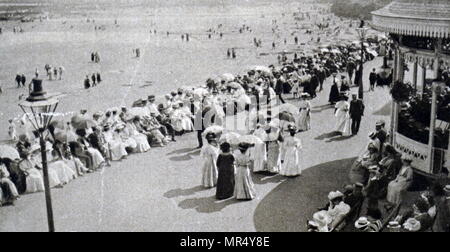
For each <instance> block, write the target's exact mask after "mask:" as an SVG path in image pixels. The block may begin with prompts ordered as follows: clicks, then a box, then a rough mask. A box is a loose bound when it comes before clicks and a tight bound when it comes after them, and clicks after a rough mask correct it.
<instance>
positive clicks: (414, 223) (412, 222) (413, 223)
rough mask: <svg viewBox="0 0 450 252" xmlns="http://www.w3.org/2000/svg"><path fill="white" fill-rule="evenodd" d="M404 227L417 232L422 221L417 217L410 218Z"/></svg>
mask: <svg viewBox="0 0 450 252" xmlns="http://www.w3.org/2000/svg"><path fill="white" fill-rule="evenodd" d="M403 228H405V229H406V230H408V231H411V232H417V231H419V230H420V222H419V221H418V220H416V219H415V218H409V219H407V220H406V222H405V223H404V224H403Z"/></svg>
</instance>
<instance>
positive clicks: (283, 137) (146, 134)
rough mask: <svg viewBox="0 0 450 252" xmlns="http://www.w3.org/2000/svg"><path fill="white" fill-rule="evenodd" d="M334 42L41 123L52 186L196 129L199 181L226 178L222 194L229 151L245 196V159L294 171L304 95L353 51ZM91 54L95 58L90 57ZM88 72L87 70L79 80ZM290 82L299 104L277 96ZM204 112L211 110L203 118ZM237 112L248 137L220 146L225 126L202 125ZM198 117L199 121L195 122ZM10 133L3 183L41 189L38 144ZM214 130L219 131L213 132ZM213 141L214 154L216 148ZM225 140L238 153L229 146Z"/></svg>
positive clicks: (248, 190) (259, 166) (305, 117)
mask: <svg viewBox="0 0 450 252" xmlns="http://www.w3.org/2000/svg"><path fill="white" fill-rule="evenodd" d="M340 49H341V51H340V52H339V53H318V54H316V55H313V56H301V57H295V58H293V59H292V60H290V61H288V60H287V57H284V62H283V63H282V65H281V66H277V67H276V66H274V65H272V66H270V67H262V66H260V67H255V68H254V69H251V70H250V71H248V72H247V73H246V74H243V75H237V76H233V75H228V76H226V78H225V77H224V78H222V79H220V80H212V79H208V80H207V82H206V86H205V87H200V88H195V87H194V88H189V87H184V88H179V89H178V90H177V91H174V92H172V93H171V94H168V95H166V96H165V97H164V101H163V102H162V103H160V104H156V103H155V101H156V98H155V96H153V95H151V96H149V97H148V98H146V99H140V100H138V101H136V102H134V103H133V105H132V107H131V108H127V107H121V108H111V109H109V110H107V111H104V112H96V113H93V114H92V115H91V116H88V114H87V111H85V110H83V111H81V112H80V113H78V114H77V115H75V116H73V118H71V120H70V122H68V123H65V122H63V121H56V122H54V123H53V124H52V125H51V126H50V127H49V133H50V136H49V137H48V138H47V139H46V141H47V144H48V160H49V161H50V163H49V176H50V184H51V186H52V187H61V186H64V185H65V184H67V183H68V182H70V181H71V180H72V179H74V178H76V177H77V176H82V175H84V174H86V173H89V172H94V171H96V170H98V169H101V168H103V167H104V166H105V165H110V162H111V161H118V160H122V159H124V158H126V157H127V156H128V155H129V154H131V153H144V152H147V151H149V150H150V148H152V147H163V146H165V145H167V144H169V142H171V141H175V136H176V135H182V134H185V133H189V132H193V131H197V133H198V136H199V137H198V139H199V148H202V156H203V157H204V159H205V164H204V169H203V175H204V178H203V185H204V186H205V187H213V186H215V185H216V184H217V181H219V183H220V181H227V182H228V184H227V183H226V182H225V184H223V183H222V184H219V187H220V188H221V189H220V190H219V191H226V192H227V193H225V194H222V193H218V194H219V195H218V198H226V197H227V196H230V191H231V189H230V186H231V184H232V181H231V180H232V179H231V177H230V176H228V179H220V178H219V177H221V176H220V175H221V173H222V172H221V171H226V170H229V169H230V167H231V166H232V167H234V165H233V163H232V162H230V160H231V159H235V163H236V169H238V170H239V171H240V172H238V174H240V175H239V176H238V177H236V180H235V185H236V193H237V195H238V196H237V198H238V199H253V198H254V197H255V194H256V193H255V191H254V189H253V185H252V180H251V179H250V170H249V168H250V167H251V168H252V169H253V171H254V172H264V171H265V172H271V173H280V174H281V175H285V176H297V175H300V174H301V165H300V163H301V162H300V157H299V150H300V149H301V143H300V140H298V139H297V138H296V137H295V135H296V134H297V133H298V132H300V131H304V130H308V129H309V128H310V127H311V126H310V104H309V99H313V98H314V97H316V92H320V91H321V90H322V85H323V82H324V79H325V78H327V77H330V76H331V75H332V73H336V72H343V70H344V69H345V66H346V65H347V63H346V61H347V59H349V58H351V57H352V56H351V55H354V54H356V52H355V51H353V52H352V50H351V47H350V45H349V46H347V47H346V46H342V47H341V48H340ZM93 55H94V56H95V55H96V54H95V53H94V54H93ZM93 60H94V62H95V57H94V58H93ZM47 68H49V69H50V68H51V67H50V66H48V67H47ZM47 68H46V69H47ZM48 72H52V71H49V70H48ZM92 77H95V78H93V79H92V81H93V82H94V83H99V80H101V78H98V77H99V76H98V75H97V74H94V75H92ZM55 78H56V76H55ZM94 79H95V81H94ZM89 80H90V78H89V76H87V77H86V83H88V81H89ZM86 83H85V84H86ZM89 84H90V83H89ZM319 87H320V88H319ZM293 90H294V91H295V92H297V94H298V95H299V99H300V100H301V102H300V104H301V105H300V107H299V108H297V107H295V106H293V105H291V104H285V103H286V102H285V100H284V98H283V96H284V95H285V94H287V93H291V92H292V91H293ZM279 104H281V105H280V108H281V107H284V108H285V109H284V110H282V111H280V112H281V113H280V115H275V114H274V115H272V114H271V113H272V111H271V109H272V108H274V107H276V106H277V105H279ZM230 105H231V106H230ZM289 105H291V106H289ZM263 106H266V107H267V111H266V113H263V112H262V110H263V109H262V108H263ZM292 107H294V108H292ZM230 108H231V109H230ZM208 112H210V113H209V114H211V113H212V115H213V119H212V120H211V122H208V120H207V118H206V116H207V115H208ZM240 112H245V113H247V115H248V116H247V119H246V127H247V132H246V133H247V134H248V136H247V138H248V140H249V141H248V142H242V143H228V144H229V145H230V146H228V145H227V144H225V143H227V141H224V140H223V138H222V139H221V137H222V136H226V134H227V133H232V132H229V130H228V132H208V128H210V127H214V126H218V127H220V126H224V122H225V118H226V115H236V114H237V113H240ZM263 114H265V116H264V115H263ZM261 115H262V117H263V118H261ZM282 115H283V118H282V117H281V116H282ZM264 117H265V118H264ZM276 117H279V118H276ZM250 118H251V119H250ZM280 119H281V120H280ZM199 121H200V122H201V123H200V125H201V126H200V127H198V125H195V124H198V122H199ZM22 126H23V125H22ZM25 128H27V127H25ZM28 129H29V127H28ZM225 131H227V130H225ZM10 133H11V134H10V136H11V139H12V140H13V141H17V143H16V148H17V151H18V153H19V158H18V159H15V160H12V159H9V158H4V157H2V158H3V159H2V166H4V167H5V169H6V170H7V171H8V172H9V174H8V173H4V174H6V175H8V176H6V175H3V177H2V179H4V180H8V179H9V180H10V181H12V183H7V187H11V188H12V185H14V186H15V187H16V188H17V192H18V193H19V194H21V193H33V192H37V191H42V190H43V177H42V167H41V165H40V162H39V159H40V157H39V155H37V153H38V150H39V149H40V147H39V145H38V140H37V138H36V134H33V133H30V130H25V132H22V133H21V134H17V132H16V130H15V129H14V125H13V123H12V122H11V123H10ZM216 133H218V134H216ZM220 133H224V134H222V136H221V134H220ZM214 134H216V135H214ZM17 135H18V136H17ZM252 136H256V137H252ZM203 139H206V140H207V144H206V145H203ZM244 139H246V138H244ZM225 140H227V138H225ZM219 143H220V145H219ZM219 147H220V148H221V149H222V152H223V153H222V154H219ZM230 148H231V149H232V150H238V151H239V153H237V154H230ZM227 153H228V155H230V157H223V158H221V159H224V161H221V162H220V163H219V164H217V163H216V161H217V158H218V157H219V155H220V156H222V155H225V156H227ZM231 156H233V158H231ZM252 160H253V161H252ZM230 165H231V166H230ZM218 167H219V171H218V170H217V169H218ZM225 173H226V172H225ZM5 185H6V183H5ZM11 188H10V190H7V189H6V190H4V191H3V193H4V195H9V196H8V197H4V198H6V199H12V200H6V201H7V202H8V201H13V200H14V199H15V198H16V193H15V191H14V190H12V189H11ZM234 191H235V190H234V189H233V193H234ZM5 192H6V193H5Z"/></svg>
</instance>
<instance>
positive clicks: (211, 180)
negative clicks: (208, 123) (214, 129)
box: [200, 133, 219, 188]
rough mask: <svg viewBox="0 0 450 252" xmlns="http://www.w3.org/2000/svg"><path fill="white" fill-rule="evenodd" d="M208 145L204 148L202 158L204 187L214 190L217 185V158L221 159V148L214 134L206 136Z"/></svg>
mask: <svg viewBox="0 0 450 252" xmlns="http://www.w3.org/2000/svg"><path fill="white" fill-rule="evenodd" d="M206 140H207V141H208V143H207V144H206V145H205V146H203V148H202V150H201V154H200V155H201V156H202V158H203V167H202V185H203V187H205V188H212V187H215V186H216V185H217V177H218V171H217V158H218V157H219V147H218V144H217V138H216V135H215V134H214V133H208V134H207V135H206Z"/></svg>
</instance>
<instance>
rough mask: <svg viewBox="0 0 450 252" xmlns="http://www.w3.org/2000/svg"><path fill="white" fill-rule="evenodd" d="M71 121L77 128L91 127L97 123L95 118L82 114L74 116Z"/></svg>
mask: <svg viewBox="0 0 450 252" xmlns="http://www.w3.org/2000/svg"><path fill="white" fill-rule="evenodd" d="M71 123H72V126H73V127H74V128H75V129H89V128H92V127H94V126H96V123H95V122H94V121H93V120H91V119H89V118H87V117H85V116H82V115H80V114H78V115H75V116H73V117H72V119H71Z"/></svg>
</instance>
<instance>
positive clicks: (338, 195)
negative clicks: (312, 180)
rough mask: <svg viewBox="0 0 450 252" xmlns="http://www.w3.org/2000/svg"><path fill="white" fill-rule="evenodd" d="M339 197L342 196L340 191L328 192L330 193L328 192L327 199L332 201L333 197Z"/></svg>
mask: <svg viewBox="0 0 450 252" xmlns="http://www.w3.org/2000/svg"><path fill="white" fill-rule="evenodd" d="M339 197H344V194H342V193H341V192H340V191H336V192H330V193H329V194H328V199H329V200H330V201H332V200H334V199H336V198H339Z"/></svg>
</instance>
